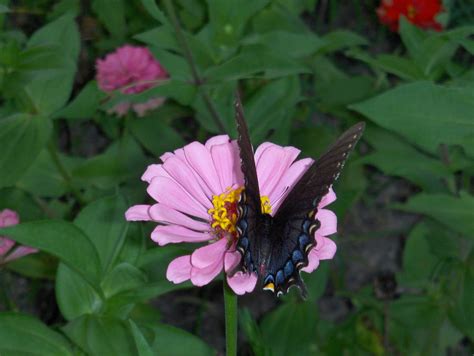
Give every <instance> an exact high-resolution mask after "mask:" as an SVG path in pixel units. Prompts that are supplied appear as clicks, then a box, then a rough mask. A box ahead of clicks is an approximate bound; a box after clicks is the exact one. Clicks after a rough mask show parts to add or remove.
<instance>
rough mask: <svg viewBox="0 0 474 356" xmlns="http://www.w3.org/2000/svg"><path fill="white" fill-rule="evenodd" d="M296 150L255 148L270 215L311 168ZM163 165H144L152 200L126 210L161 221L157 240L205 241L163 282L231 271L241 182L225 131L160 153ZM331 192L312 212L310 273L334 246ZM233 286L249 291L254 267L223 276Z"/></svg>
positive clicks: (205, 279) (129, 215)
mask: <svg viewBox="0 0 474 356" xmlns="http://www.w3.org/2000/svg"><path fill="white" fill-rule="evenodd" d="M299 153H300V151H299V150H298V149H296V148H294V147H282V146H278V145H275V144H273V143H269V142H267V143H263V144H262V145H260V146H259V147H258V148H257V150H256V151H255V162H256V166H257V174H258V181H259V184H260V192H261V194H262V208H263V209H264V211H265V212H268V213H271V214H272V215H273V214H274V213H275V212H276V211H277V210H278V206H279V204H281V202H282V201H283V199H284V197H285V196H286V194H287V193H288V192H289V190H290V189H291V188H292V187H293V186H294V184H295V183H296V182H297V181H298V179H299V178H300V177H301V176H302V174H303V173H304V172H305V171H306V169H308V167H309V166H310V164H311V163H312V159H310V158H305V159H301V160H296V158H297V156H298V155H299ZM161 160H162V161H163V163H162V164H153V165H150V166H149V167H148V169H147V170H146V172H145V173H144V174H143V176H142V179H143V180H144V181H146V182H147V183H148V184H149V185H148V189H147V192H148V194H149V195H150V196H151V197H152V198H153V199H154V200H156V201H157V203H156V204H154V205H135V206H133V207H131V208H129V209H128V211H127V212H126V214H125V215H126V219H127V220H130V221H155V222H157V223H159V225H158V226H157V227H156V228H155V230H154V231H153V232H152V234H151V238H152V240H153V241H155V242H156V243H158V244H159V245H160V246H163V245H166V244H168V243H180V242H192V243H203V242H205V243H206V244H205V245H204V246H202V247H199V248H197V249H196V250H195V251H194V252H193V253H192V254H191V255H186V256H181V257H178V258H176V259H175V260H173V261H172V262H171V263H170V264H169V266H168V270H167V273H166V277H167V278H168V280H170V281H172V282H174V283H181V282H184V281H187V280H191V282H192V283H193V284H194V285H196V286H203V285H206V284H208V283H209V282H211V281H212V280H213V279H214V278H215V277H216V276H217V275H219V273H221V272H222V270H224V271H226V272H229V271H232V270H233V269H234V267H235V266H236V265H237V264H238V263H239V261H240V258H241V257H240V254H239V252H237V251H236V249H235V245H236V241H237V233H236V229H235V224H236V221H237V203H238V199H239V196H240V192H241V191H242V187H243V183H244V181H243V177H242V172H241V170H240V158H239V150H238V147H237V146H236V142H235V141H231V140H230V139H229V137H228V136H227V135H221V136H215V137H213V138H211V139H209V140H208V141H207V142H206V143H205V144H204V145H203V144H201V143H199V142H192V143H190V144H188V145H186V146H185V147H183V148H181V149H178V150H176V151H174V153H165V154H164V155H163V156H162V157H161ZM335 199H336V196H335V194H334V192H333V191H332V189H331V190H330V191H329V193H328V194H327V195H326V196H325V197H324V198H323V199H322V201H321V203H320V204H319V207H318V212H317V218H318V220H319V221H320V222H321V227H320V228H319V229H318V230H317V231H316V233H315V235H316V236H315V237H316V240H317V245H316V247H314V248H313V249H312V250H311V251H310V253H309V264H308V266H306V267H305V268H303V271H305V272H312V271H314V270H315V269H316V268H317V267H318V265H319V261H320V260H324V259H331V258H333V256H334V254H335V252H336V244H335V243H334V242H333V241H332V240H330V239H328V238H327V237H326V236H327V235H330V234H333V233H335V232H336V226H337V218H336V215H335V214H334V213H333V212H332V211H330V210H327V209H324V207H325V206H326V205H328V204H330V203H332V202H333V201H334V200H335ZM227 281H228V283H229V285H230V287H231V288H232V289H233V290H234V292H235V293H237V294H244V293H246V292H251V291H252V290H253V289H254V288H255V285H256V282H257V276H256V275H255V274H254V273H251V274H244V273H242V272H237V273H236V274H234V275H232V276H231V275H227Z"/></svg>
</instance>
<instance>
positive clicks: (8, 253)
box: [0, 209, 38, 264]
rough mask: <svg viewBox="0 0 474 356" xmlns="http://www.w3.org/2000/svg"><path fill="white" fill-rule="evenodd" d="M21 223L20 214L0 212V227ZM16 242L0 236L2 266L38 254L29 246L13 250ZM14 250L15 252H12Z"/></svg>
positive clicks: (7, 211)
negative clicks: (31, 254)
mask: <svg viewBox="0 0 474 356" xmlns="http://www.w3.org/2000/svg"><path fill="white" fill-rule="evenodd" d="M19 222H20V218H19V216H18V214H17V213H16V212H15V211H13V210H10V209H5V210H2V211H0V227H6V226H12V225H16V224H18V223H19ZM14 245H15V241H12V240H10V239H9V238H7V237H4V236H0V264H4V263H7V262H9V261H13V260H15V259H17V258H20V257H23V256H25V255H29V254H30V253H35V252H38V250H37V249H34V248H32V247H27V246H18V247H17V248H15V249H13V246H14ZM12 249H13V250H12Z"/></svg>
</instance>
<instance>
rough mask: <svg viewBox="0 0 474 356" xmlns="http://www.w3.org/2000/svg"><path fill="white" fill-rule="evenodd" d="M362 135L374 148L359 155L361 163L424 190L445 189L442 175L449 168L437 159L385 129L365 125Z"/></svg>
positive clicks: (448, 172)
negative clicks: (372, 150) (367, 152)
mask: <svg viewBox="0 0 474 356" xmlns="http://www.w3.org/2000/svg"><path fill="white" fill-rule="evenodd" d="M364 139H365V140H366V141H367V142H369V144H370V145H371V146H372V147H373V148H374V149H375V151H374V152H373V153H370V154H369V155H366V156H364V157H363V158H361V160H360V162H361V163H367V164H370V165H373V166H375V167H377V168H379V169H380V170H381V171H382V172H383V173H385V174H388V175H392V176H397V177H402V178H406V179H408V180H409V181H411V182H413V183H415V184H417V185H419V186H420V187H422V188H424V189H425V190H426V191H431V192H440V191H443V190H444V189H445V188H444V184H443V179H446V178H448V177H449V176H450V175H451V172H450V170H449V169H448V167H446V166H445V165H444V164H443V163H442V162H441V160H436V159H433V158H431V157H430V156H428V155H425V154H423V153H422V152H420V151H418V150H416V149H415V148H413V147H412V146H410V145H409V144H407V143H405V142H403V141H402V140H401V139H399V138H398V137H397V136H396V135H393V134H391V133H390V132H388V131H386V130H382V129H377V128H374V127H368V128H367V129H366V133H365V134H364ZM407 157H410V159H407Z"/></svg>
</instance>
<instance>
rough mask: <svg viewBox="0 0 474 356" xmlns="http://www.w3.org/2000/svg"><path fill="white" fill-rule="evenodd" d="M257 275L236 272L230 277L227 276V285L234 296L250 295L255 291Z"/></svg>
mask: <svg viewBox="0 0 474 356" xmlns="http://www.w3.org/2000/svg"><path fill="white" fill-rule="evenodd" d="M257 280H258V278H257V275H256V274H255V273H243V272H240V271H239V272H237V273H235V274H234V275H233V276H232V277H230V276H227V283H229V286H230V288H232V290H233V291H234V292H235V294H238V295H242V294H245V293H250V292H252V291H253V290H254V289H255V285H256V284H257Z"/></svg>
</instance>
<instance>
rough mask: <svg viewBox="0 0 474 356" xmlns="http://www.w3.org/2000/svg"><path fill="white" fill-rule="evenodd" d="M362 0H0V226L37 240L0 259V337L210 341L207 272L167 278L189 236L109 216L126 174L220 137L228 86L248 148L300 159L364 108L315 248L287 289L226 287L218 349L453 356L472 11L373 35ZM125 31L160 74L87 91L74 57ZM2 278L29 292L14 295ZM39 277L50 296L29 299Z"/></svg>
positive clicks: (216, 307) (42, 344) (111, 346)
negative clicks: (235, 337)
mask: <svg viewBox="0 0 474 356" xmlns="http://www.w3.org/2000/svg"><path fill="white" fill-rule="evenodd" d="M378 3H379V1H375V0H374V1H368V2H366V3H364V5H363V6H362V5H361V4H359V3H358V2H353V4H349V2H342V1H331V2H319V1H315V0H257V1H253V0H245V1H241V0H228V1H218V0H199V1H187V0H178V1H169V0H161V1H155V0H140V1H139V0H134V1H125V0H113V1H109V0H92V1H90V2H88V3H87V4H85V5H84V4H82V3H81V2H80V1H77V0H61V1H54V0H41V1H32V0H25V1H21V2H12V1H5V0H0V142H1V144H2V146H1V147H2V150H1V153H0V210H3V209H6V208H8V209H12V210H15V211H17V212H18V213H19V215H20V218H21V224H19V225H16V226H12V227H7V228H0V236H2V237H3V236H7V237H8V238H11V239H12V240H14V241H16V242H17V243H18V244H22V245H27V246H31V247H34V248H37V249H39V250H40V252H39V253H37V254H32V255H29V256H26V257H24V258H21V259H18V260H16V261H13V262H8V263H7V264H5V265H4V264H3V260H2V256H0V267H1V268H2V272H1V274H0V309H1V310H2V312H1V313H0V354H1V355H18V354H28V355H31V354H32V355H69V354H91V355H104V354H110V353H112V354H121V355H122V354H124V355H137V354H138V355H141V356H142V355H143V356H148V355H154V354H160V355H189V353H190V350H191V352H192V353H193V354H196V355H214V354H221V353H222V352H223V350H222V345H221V344H222V343H221V339H222V338H223V335H224V332H223V331H222V330H220V325H224V322H223V320H222V317H221V314H222V312H221V302H220V299H219V298H217V297H215V295H214V291H215V290H217V291H220V288H213V287H212V286H211V287H204V288H202V289H201V290H200V291H199V292H197V291H193V292H191V291H186V289H188V288H190V287H192V284H191V283H190V282H185V283H181V284H172V283H170V282H169V281H168V280H166V273H167V268H168V265H169V263H170V262H171V261H172V260H173V259H174V258H176V257H177V256H183V255H188V254H190V253H192V251H193V250H194V249H195V248H196V245H191V244H180V245H174V246H165V247H157V246H156V245H155V244H152V243H151V242H150V239H149V235H150V233H151V228H153V227H154V226H156V223H150V224H139V223H136V222H134V223H128V222H127V221H125V218H124V214H125V211H126V210H127V208H128V207H130V206H131V205H133V204H137V203H143V202H146V204H153V201H152V199H151V198H149V197H148V198H147V193H146V183H143V182H141V181H140V176H141V174H142V173H143V172H144V171H145V169H146V167H147V165H149V164H152V163H159V161H158V158H159V157H161V156H162V155H163V154H164V153H166V152H172V151H175V150H177V149H179V148H180V147H182V146H184V145H185V144H186V143H189V142H192V141H195V140H197V141H200V142H203V141H205V140H206V139H207V138H209V137H211V136H213V135H215V134H228V135H229V136H230V137H231V138H235V137H236V129H235V122H234V107H233V101H234V96H235V93H236V91H239V93H240V94H241V97H242V99H243V103H244V110H245V114H246V119H247V122H248V126H249V129H250V135H251V138H252V142H253V143H254V145H255V147H256V146H257V145H259V144H260V143H262V142H265V141H271V142H274V143H277V144H280V145H284V146H286V145H292V146H294V147H297V148H298V149H301V151H302V153H301V156H304V157H312V158H317V157H318V156H320V155H321V154H322V153H323V152H324V151H325V150H326V149H327V147H328V146H329V145H330V144H331V143H332V142H333V141H334V139H335V138H336V137H337V136H338V135H339V134H340V133H341V132H342V130H343V129H345V128H347V127H348V126H350V125H351V124H353V123H355V122H356V121H360V120H365V121H366V122H367V129H366V132H365V134H364V136H363V139H362V141H363V142H361V144H359V146H358V152H357V153H355V154H354V155H353V157H352V158H351V159H350V160H349V161H348V162H347V165H346V167H345V169H344V172H343V174H342V175H341V178H340V180H339V181H338V182H337V183H335V185H334V189H335V191H336V193H337V200H336V201H335V202H334V203H333V204H332V205H331V206H329V207H328V209H331V210H333V211H334V212H336V214H337V217H338V222H339V224H338V230H339V233H340V237H337V238H334V240H335V241H336V242H337V244H338V250H339V251H338V253H337V254H336V257H335V259H334V260H333V261H331V262H329V261H321V263H320V265H319V267H318V269H317V270H316V271H315V272H314V273H312V274H309V275H308V274H302V276H303V278H304V280H305V282H306V285H307V288H308V300H306V301H302V300H301V298H300V297H299V294H298V292H297V291H296V290H294V289H293V290H292V291H291V292H290V293H289V294H288V295H287V296H284V297H282V298H281V299H278V300H277V301H275V302H273V301H271V298H270V297H269V298H268V299H265V297H264V296H262V295H260V294H258V293H256V294H254V295H253V296H249V297H244V298H242V303H241V302H240V301H239V303H240V304H241V305H242V304H245V306H246V307H247V306H248V307H249V309H244V310H241V313H240V315H239V319H240V320H239V322H240V324H239V325H240V328H241V331H242V333H241V334H243V335H245V338H244V339H243V340H242V341H240V343H239V347H241V349H239V353H242V354H246V353H253V354H255V355H258V356H260V355H280V354H281V355H287V354H298V355H314V354H325V355H326V354H327V355H341V354H350V355H365V354H372V355H384V354H407V355H428V354H429V355H431V354H433V355H437V354H440V355H441V354H445V353H446V352H449V353H453V354H454V353H457V351H458V350H459V349H462V350H461V351H460V353H462V352H464V353H466V354H469V353H472V350H473V342H474V334H473V328H472V325H474V320H473V316H474V309H473V308H474V302H473V298H472V296H473V295H474V257H473V256H474V245H473V237H474V225H473V221H474V216H473V214H474V213H473V212H474V198H473V193H474V190H473V182H474V181H473V179H474V116H473V113H474V91H473V88H474V70H473V69H472V60H473V55H474V41H473V40H472V35H473V34H474V28H473V27H472V26H471V25H470V23H471V22H472V21H471V22H469V20H468V19H469V18H472V16H471V15H472V14H471V12H469V11H470V10H469V6H467V5H466V4H467V2H466V1H464V2H454V1H452V2H447V3H446V5H445V6H446V8H447V9H449V16H448V14H444V15H443V16H444V20H443V21H444V23H446V22H447V19H448V17H449V18H450V22H447V23H448V24H449V23H450V25H448V27H447V28H446V29H445V30H443V31H440V32H435V31H425V30H423V29H420V28H418V27H416V26H415V25H413V24H411V23H410V22H409V21H407V20H406V19H405V18H402V19H401V20H400V30H399V33H398V34H388V33H387V32H385V31H384V30H383V29H381V28H380V26H379V25H378V24H377V23H376V22H375V19H376V15H375V8H376V6H377V5H378ZM466 6H467V7H466ZM367 11H369V12H367ZM348 14H349V15H348ZM349 17H350V18H349ZM25 19H26V20H25ZM341 19H342V21H341ZM30 20H31V21H30ZM357 22H360V23H359V24H357ZM341 23H343V24H344V26H343V27H342V26H341ZM463 24H465V25H463ZM177 26H179V30H177ZM361 29H363V32H362V31H359V30H361ZM354 30H357V31H358V32H360V33H364V35H361V34H360V33H358V32H354ZM126 43H128V44H131V45H135V46H147V47H148V48H149V49H150V51H151V52H152V54H153V56H154V57H155V58H156V59H157V60H158V61H159V62H160V63H161V65H162V66H163V67H164V68H165V69H166V71H167V73H168V77H167V78H166V79H164V80H162V81H160V82H159V83H153V85H152V86H150V87H149V88H148V89H146V90H143V91H141V92H138V93H135V94H127V93H125V92H124V91H123V90H121V89H122V88H121V89H119V90H116V91H113V92H108V93H104V92H102V90H101V89H100V88H99V86H98V83H97V79H94V75H95V72H96V71H95V69H94V62H95V60H96V59H97V58H103V57H104V56H106V55H107V53H110V52H111V51H113V50H115V49H116V48H117V47H120V46H122V45H124V44H126ZM126 74H127V73H123V75H124V78H125V75H126ZM121 79H122V78H121ZM155 84H156V85H155ZM156 98H163V99H165V100H164V103H163V104H162V105H161V106H160V107H159V108H157V109H154V110H152V111H148V112H146V113H145V114H144V115H143V117H138V115H137V114H135V113H134V112H132V111H130V112H128V113H127V114H124V115H123V116H122V117H117V116H115V115H114V114H112V111H113V109H114V108H115V107H116V106H117V105H119V104H124V103H126V104H130V105H136V104H142V105H143V104H144V103H146V102H148V101H149V100H152V99H156ZM223 131H224V132H223ZM160 203H164V204H166V202H160ZM393 241H396V244H395V245H396V248H395V249H396V251H392V250H393V249H394V247H393V246H392V245H393ZM199 246H201V245H199ZM374 246H375V247H374ZM377 246H378V247H377ZM396 256H401V261H399V258H398V257H396ZM384 258H387V259H388V260H387V261H385V260H384ZM360 265H363V267H360ZM4 267H5V270H4V269H3V268H4ZM385 268H388V272H387V271H386V270H385ZM14 273H17V274H21V275H22V276H23V277H26V278H27V281H28V283H27V286H28V288H29V291H30V293H31V295H28V298H18V299H19V301H18V303H17V300H16V299H17V298H16V295H17V294H18V292H17V291H16V290H15V288H16V287H15V286H16V284H15V283H10V282H11V281H12V280H13V281H15V280H16V278H17V277H16V275H15V274H14ZM387 273H388V275H389V276H390V278H392V279H393V280H391V279H390V278H388V280H389V282H383V281H382V282H381V280H383V278H385V277H384V276H385V275H386V274H387ZM43 279H47V280H48V281H50V282H49V283H50V284H51V283H53V284H54V294H55V298H53V297H52V296H49V295H48V297H47V298H44V297H38V295H36V293H37V292H38V291H42V286H44V285H45V284H44V283H45V282H44V280H43ZM219 279H221V277H219ZM22 283H23V282H22ZM173 292H174V293H173ZM168 293H173V294H172V295H168V296H166V294H168ZM13 296H15V298H14V297H13ZM253 298H254V299H253ZM20 299H21V300H20ZM23 299H28V300H36V299H41V300H43V304H49V305H53V307H54V310H56V305H55V303H56V304H57V307H58V308H59V312H60V314H61V315H60V316H58V315H56V314H57V313H56V312H55V313H51V314H52V315H54V316H53V317H52V319H54V320H51V319H48V320H46V319H47V317H45V316H44V315H45V314H46V313H45V312H43V310H42V309H41V311H36V312H37V314H38V315H40V316H41V317H42V318H43V319H44V320H45V321H46V322H47V324H48V325H46V324H44V323H42V322H40V321H39V320H38V319H35V318H33V317H30V316H26V315H24V314H22V313H17V312H12V311H17V310H20V311H21V312H24V311H25V310H28V311H29V310H31V308H24V305H23V301H22V300H23ZM255 299H258V300H257V301H255ZM267 300H268V301H269V302H267ZM43 304H42V305H43ZM157 306H158V308H157ZM3 309H6V310H9V312H3ZM33 309H34V308H33ZM335 310H336V311H335ZM170 315H171V317H170ZM209 315H211V318H212V319H213V324H212V328H213V329H212V330H210V329H211V328H210V327H209V325H208V324H206V322H207V319H209ZM168 320H172V321H173V323H174V324H173V325H180V326H182V327H183V328H184V329H186V330H188V331H185V330H184V329H182V328H179V327H175V326H171V325H168V324H167V321H168ZM215 325H217V326H215ZM190 331H191V332H190ZM198 335H199V336H198ZM204 335H205V337H204V339H206V341H209V343H210V344H208V343H207V342H206V341H203V339H202V338H201V337H203V336H204ZM461 340H462V342H461ZM447 350H449V351H447Z"/></svg>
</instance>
